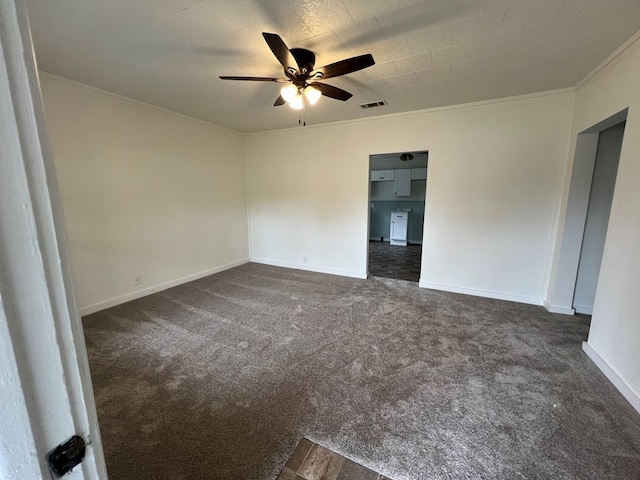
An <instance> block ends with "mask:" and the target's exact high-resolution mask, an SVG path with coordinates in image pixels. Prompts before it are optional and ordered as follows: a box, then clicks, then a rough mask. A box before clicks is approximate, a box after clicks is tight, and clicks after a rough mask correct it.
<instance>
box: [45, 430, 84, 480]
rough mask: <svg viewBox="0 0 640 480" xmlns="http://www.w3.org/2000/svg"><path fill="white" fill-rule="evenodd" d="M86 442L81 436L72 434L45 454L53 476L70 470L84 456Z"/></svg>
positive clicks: (59, 475) (58, 475)
mask: <svg viewBox="0 0 640 480" xmlns="http://www.w3.org/2000/svg"><path fill="white" fill-rule="evenodd" d="M86 446H87V444H86V443H85V441H84V439H83V438H82V437H79V436H78V435H74V436H73V437H71V438H70V439H68V440H66V441H65V442H64V443H61V444H60V445H58V446H57V447H56V448H54V449H53V450H51V451H50V452H49V453H47V455H46V456H45V458H46V460H47V463H48V464H49V467H50V468H51V472H52V473H53V476H54V478H60V477H62V476H63V475H64V474H65V473H67V472H69V471H71V470H72V469H73V467H75V466H76V465H78V464H79V463H80V462H81V461H82V459H83V458H84V452H85V449H86Z"/></svg>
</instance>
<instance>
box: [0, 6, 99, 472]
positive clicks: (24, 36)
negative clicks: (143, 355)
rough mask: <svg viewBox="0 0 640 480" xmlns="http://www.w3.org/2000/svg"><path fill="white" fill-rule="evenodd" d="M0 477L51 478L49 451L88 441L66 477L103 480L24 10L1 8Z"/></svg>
mask: <svg viewBox="0 0 640 480" xmlns="http://www.w3.org/2000/svg"><path fill="white" fill-rule="evenodd" d="M0 25H1V28H0V57H2V61H0V145H2V147H1V150H0V151H1V152H2V158H1V160H0V205H1V207H2V208H0V252H1V254H0V379H1V381H0V406H1V407H0V410H1V411H2V414H1V415H0V478H11V479H14V480H22V479H24V480H32V479H37V478H47V479H49V478H51V472H50V469H49V468H48V466H47V464H46V462H45V455H46V453H47V452H49V451H50V450H52V449H53V448H54V447H56V446H58V445H59V444H60V443H62V442H64V441H65V440H67V439H68V438H70V437H71V436H73V435H78V436H80V437H82V438H83V439H84V440H85V441H86V442H87V448H86V454H85V458H84V460H83V462H82V463H81V464H80V465H78V466H76V467H75V468H74V469H73V470H72V471H71V472H70V473H68V474H67V475H65V477H64V478H65V479H69V480H74V479H84V478H86V479H104V478H107V475H106V468H105V464H104V457H103V452H102V445H101V442H100V433H99V431H98V423H97V416H96V410H95V402H94V399H93V393H92V388H91V379H90V377H89V366H88V361H87V355H86V350H85V345H84V338H83V334H82V325H81V323H80V317H79V315H78V311H77V308H76V305H75V299H74V295H73V291H72V287H71V275H70V272H69V267H68V260H67V252H66V244H65V235H64V225H63V222H62V214H61V210H60V199H59V193H58V189H57V183H56V179H55V170H54V166H53V162H52V159H51V156H50V154H49V147H48V144H47V139H46V133H45V127H44V125H45V124H44V115H43V112H42V102H41V98H40V90H39V85H38V79H37V70H36V66H35V61H34V58H33V54H32V51H33V50H32V45H31V39H30V36H29V29H28V22H27V15H26V9H25V6H24V4H23V3H22V1H21V0H2V2H0Z"/></svg>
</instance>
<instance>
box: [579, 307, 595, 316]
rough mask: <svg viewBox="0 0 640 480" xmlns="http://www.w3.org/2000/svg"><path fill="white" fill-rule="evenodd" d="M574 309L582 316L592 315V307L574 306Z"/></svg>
mask: <svg viewBox="0 0 640 480" xmlns="http://www.w3.org/2000/svg"><path fill="white" fill-rule="evenodd" d="M574 307H575V308H574V310H575V311H576V313H581V314H583V315H593V307H585V306H583V305H574Z"/></svg>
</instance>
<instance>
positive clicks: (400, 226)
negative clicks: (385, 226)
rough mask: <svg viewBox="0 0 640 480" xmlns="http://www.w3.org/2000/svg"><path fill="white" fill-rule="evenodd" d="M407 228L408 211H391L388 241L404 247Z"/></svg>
mask: <svg viewBox="0 0 640 480" xmlns="http://www.w3.org/2000/svg"><path fill="white" fill-rule="evenodd" d="M408 230H409V212H391V231H390V232H389V243H391V245H401V246H404V247H406V246H407V232H408Z"/></svg>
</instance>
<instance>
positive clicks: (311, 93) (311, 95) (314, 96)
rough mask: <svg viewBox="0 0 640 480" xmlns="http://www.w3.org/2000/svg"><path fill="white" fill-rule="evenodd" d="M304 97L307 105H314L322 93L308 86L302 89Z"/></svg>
mask: <svg viewBox="0 0 640 480" xmlns="http://www.w3.org/2000/svg"><path fill="white" fill-rule="evenodd" d="M304 96H305V97H307V100H308V101H309V105H315V104H316V103H317V102H318V100H319V99H320V97H321V96H322V92H321V91H320V90H318V89H317V88H314V87H312V86H311V85H308V86H307V87H306V88H305V89H304Z"/></svg>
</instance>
